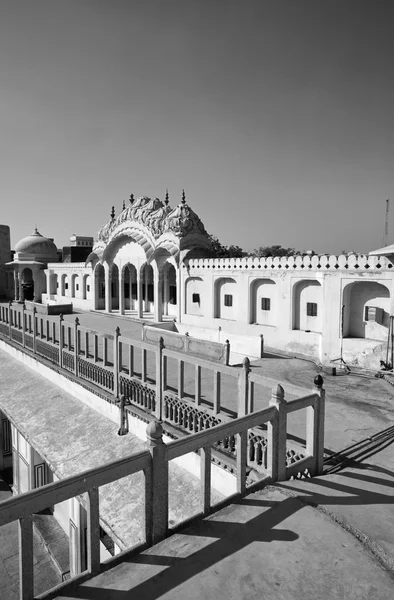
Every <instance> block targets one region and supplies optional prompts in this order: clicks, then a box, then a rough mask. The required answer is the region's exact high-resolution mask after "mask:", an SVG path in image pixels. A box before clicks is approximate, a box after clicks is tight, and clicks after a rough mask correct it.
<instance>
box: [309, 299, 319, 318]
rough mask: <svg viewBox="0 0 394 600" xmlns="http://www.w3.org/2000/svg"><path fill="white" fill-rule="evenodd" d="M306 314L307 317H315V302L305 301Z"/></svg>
mask: <svg viewBox="0 0 394 600" xmlns="http://www.w3.org/2000/svg"><path fill="white" fill-rule="evenodd" d="M306 314H307V316H308V317H317V304H316V302H307V303H306Z"/></svg>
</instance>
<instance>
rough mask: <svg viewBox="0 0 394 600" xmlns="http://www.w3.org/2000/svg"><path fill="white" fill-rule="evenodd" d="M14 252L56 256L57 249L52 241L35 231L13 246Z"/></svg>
mask: <svg viewBox="0 0 394 600" xmlns="http://www.w3.org/2000/svg"><path fill="white" fill-rule="evenodd" d="M15 252H22V253H23V254H35V255H36V254H43V255H48V254H49V255H51V254H52V255H53V256H55V257H56V256H57V248H56V246H55V244H54V243H53V242H52V240H49V239H48V238H46V237H44V236H43V235H41V233H39V232H38V231H37V228H36V229H35V230H34V233H32V234H31V235H28V236H27V237H25V238H23V239H22V240H20V241H19V242H18V243H17V244H15Z"/></svg>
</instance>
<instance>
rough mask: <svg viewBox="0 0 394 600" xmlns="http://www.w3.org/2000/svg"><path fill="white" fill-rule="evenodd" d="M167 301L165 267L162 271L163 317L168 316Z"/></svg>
mask: <svg viewBox="0 0 394 600" xmlns="http://www.w3.org/2000/svg"><path fill="white" fill-rule="evenodd" d="M168 300H169V288H168V268H166V266H165V267H164V269H163V315H168Z"/></svg>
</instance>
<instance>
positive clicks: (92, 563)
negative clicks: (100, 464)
mask: <svg viewBox="0 0 394 600" xmlns="http://www.w3.org/2000/svg"><path fill="white" fill-rule="evenodd" d="M86 542H87V554H88V556H87V558H88V561H87V562H88V564H87V569H88V571H89V573H91V574H92V575H96V574H97V573H99V572H100V508H99V492H98V488H92V489H91V490H89V491H88V494H87V535H86Z"/></svg>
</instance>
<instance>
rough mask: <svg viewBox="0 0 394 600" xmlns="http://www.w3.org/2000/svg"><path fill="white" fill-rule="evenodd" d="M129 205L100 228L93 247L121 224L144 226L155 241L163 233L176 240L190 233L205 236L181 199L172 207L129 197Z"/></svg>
mask: <svg viewBox="0 0 394 600" xmlns="http://www.w3.org/2000/svg"><path fill="white" fill-rule="evenodd" d="M130 203H131V204H130V206H128V207H127V208H124V209H123V210H122V212H121V213H120V215H118V216H117V217H115V216H114V217H113V218H111V219H110V220H109V221H108V222H107V223H106V224H105V225H103V227H102V228H101V229H100V230H99V232H98V234H97V237H96V243H95V245H94V248H95V247H96V246H99V245H101V244H100V242H104V244H106V243H107V242H108V240H109V239H110V238H111V235H112V233H113V232H114V231H115V229H117V228H118V227H119V225H121V224H122V223H125V222H136V223H140V224H142V225H144V226H145V227H146V228H147V229H148V230H149V232H150V233H151V235H152V236H153V237H154V238H155V239H158V238H160V236H161V235H163V234H164V233H166V232H171V233H173V234H174V235H175V236H176V237H184V236H186V235H188V234H190V233H199V234H203V235H205V236H207V232H206V231H205V227H204V225H203V223H202V221H201V219H200V218H199V217H198V216H197V215H196V213H195V212H194V211H193V210H192V209H191V208H190V206H189V205H188V204H187V203H186V200H185V197H184V196H183V198H182V202H181V203H180V204H179V205H178V206H176V207H175V208H171V207H170V206H169V204H168V199H167V198H166V200H165V202H164V203H163V202H162V201H161V200H160V199H159V198H148V196H142V197H140V198H137V199H136V200H134V198H133V197H132V198H130Z"/></svg>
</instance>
